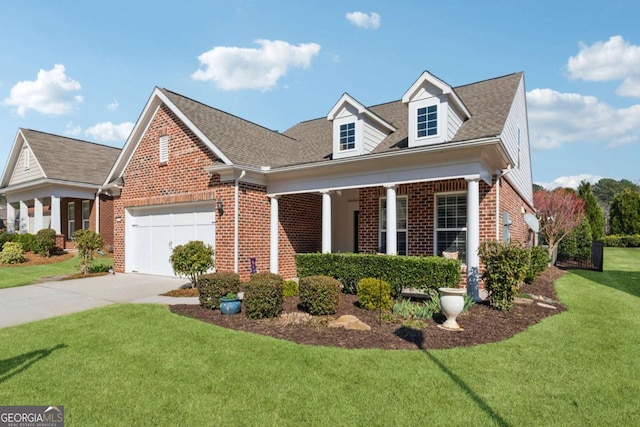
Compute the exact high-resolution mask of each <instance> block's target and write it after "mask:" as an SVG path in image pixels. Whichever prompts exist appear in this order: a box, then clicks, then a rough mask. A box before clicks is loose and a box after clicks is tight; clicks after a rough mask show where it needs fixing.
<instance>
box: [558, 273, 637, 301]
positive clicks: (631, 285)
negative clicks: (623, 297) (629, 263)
mask: <svg viewBox="0 0 640 427" xmlns="http://www.w3.org/2000/svg"><path fill="white" fill-rule="evenodd" d="M569 271H571V272H572V273H573V274H575V275H576V276H580V277H582V278H584V279H587V280H591V281H592V282H595V283H599V284H601V285H604V286H608V287H610V288H613V289H617V290H619V291H622V292H626V293H628V294H629V295H633V296H636V297H640V272H637V271H611V270H605V271H604V272H603V273H600V272H597V271H587V270H569Z"/></svg>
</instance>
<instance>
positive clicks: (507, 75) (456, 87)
mask: <svg viewBox="0 0 640 427" xmlns="http://www.w3.org/2000/svg"><path fill="white" fill-rule="evenodd" d="M523 73H524V71H516V72H515V73H509V74H505V75H503V76H497V77H490V78H488V79H484V80H479V81H477V82H472V83H466V84H463V85H460V86H452V87H453V89H454V90H455V89H458V88H461V87H465V86H472V85H475V84H478V83H485V82H489V81H491V80H498V79H504V78H506V77H511V76H515V75H518V74H523Z"/></svg>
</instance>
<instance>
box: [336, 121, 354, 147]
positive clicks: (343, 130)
mask: <svg viewBox="0 0 640 427" xmlns="http://www.w3.org/2000/svg"><path fill="white" fill-rule="evenodd" d="M355 148H356V124H355V122H351V123H347V124H344V125H340V151H346V150H353V149H355Z"/></svg>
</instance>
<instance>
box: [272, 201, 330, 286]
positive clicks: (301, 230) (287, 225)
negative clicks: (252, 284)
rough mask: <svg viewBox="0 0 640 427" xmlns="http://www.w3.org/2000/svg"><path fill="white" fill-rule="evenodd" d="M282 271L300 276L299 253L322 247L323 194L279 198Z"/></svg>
mask: <svg viewBox="0 0 640 427" xmlns="http://www.w3.org/2000/svg"><path fill="white" fill-rule="evenodd" d="M278 218H279V220H280V226H279V229H278V235H279V237H280V239H279V244H278V273H279V274H280V275H281V276H282V277H285V278H291V277H296V276H297V274H296V265H295V254H296V253H303V254H304V253H312V252H320V251H321V250H322V196H321V195H320V194H311V193H309V194H294V195H285V196H282V197H280V199H279V201H278Z"/></svg>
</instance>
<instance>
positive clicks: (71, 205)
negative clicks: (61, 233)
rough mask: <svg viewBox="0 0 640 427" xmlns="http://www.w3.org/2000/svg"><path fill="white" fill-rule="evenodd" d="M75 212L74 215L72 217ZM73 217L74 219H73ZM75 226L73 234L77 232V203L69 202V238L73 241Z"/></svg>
mask: <svg viewBox="0 0 640 427" xmlns="http://www.w3.org/2000/svg"><path fill="white" fill-rule="evenodd" d="M72 212H73V215H70V214H71V213H72ZM71 216H73V219H71ZM72 224H73V232H74V233H75V231H76V203H75V202H69V203H68V204H67V234H68V236H67V238H68V239H71V238H72V237H73V233H72V232H71V225H72Z"/></svg>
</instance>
